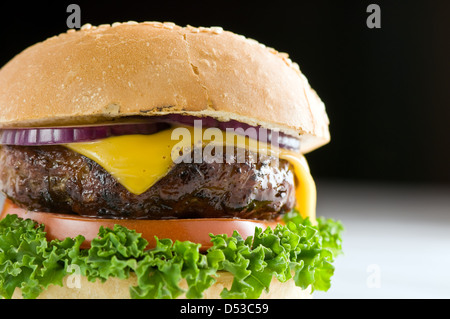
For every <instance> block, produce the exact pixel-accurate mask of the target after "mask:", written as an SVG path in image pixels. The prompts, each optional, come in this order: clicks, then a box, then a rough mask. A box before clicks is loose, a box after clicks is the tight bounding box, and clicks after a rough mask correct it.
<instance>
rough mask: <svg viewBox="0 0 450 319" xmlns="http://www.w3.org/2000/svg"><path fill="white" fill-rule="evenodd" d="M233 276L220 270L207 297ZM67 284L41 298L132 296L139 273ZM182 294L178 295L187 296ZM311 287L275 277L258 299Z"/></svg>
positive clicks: (304, 292)
mask: <svg viewBox="0 0 450 319" xmlns="http://www.w3.org/2000/svg"><path fill="white" fill-rule="evenodd" d="M232 281H233V276H232V275H231V274H230V273H227V272H221V273H220V276H219V277H218V278H217V281H216V283H215V284H214V285H212V286H211V287H209V288H208V289H207V290H206V291H205V292H204V293H203V298H205V299H220V293H221V292H222V290H223V288H230V287H231V283H232ZM63 283H64V286H62V287H61V286H56V285H51V286H49V287H48V288H47V289H45V290H44V291H43V292H42V293H41V294H40V295H39V297H38V299H129V298H130V293H129V287H130V286H136V285H137V279H136V276H134V275H133V274H132V275H131V276H130V278H128V279H125V280H124V279H118V278H110V279H108V280H107V281H105V282H104V283H102V282H100V281H99V280H96V281H95V282H90V281H88V280H87V278H86V277H84V276H79V277H75V275H70V276H67V277H65V278H64V280H63ZM180 287H181V288H182V289H187V284H186V282H185V281H182V282H181V284H180ZM12 298H13V299H22V298H23V297H22V293H21V291H20V289H19V288H17V289H16V290H15V292H14V294H13V296H12ZM184 298H185V295H181V296H180V297H179V299H184ZM310 298H312V295H311V288H310V287H308V288H307V289H302V288H300V287H297V286H295V284H294V281H293V280H289V281H288V282H285V283H281V282H279V281H278V280H276V279H274V280H273V281H272V282H271V284H270V291H269V292H265V291H263V293H262V294H261V296H260V298H259V299H310Z"/></svg>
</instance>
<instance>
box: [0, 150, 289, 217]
mask: <svg viewBox="0 0 450 319" xmlns="http://www.w3.org/2000/svg"><path fill="white" fill-rule="evenodd" d="M224 157H225V155H224ZM209 162H210V161H207V160H204V161H202V163H180V164H176V165H174V167H173V168H172V169H171V170H170V172H169V173H168V174H167V175H166V176H165V177H163V178H162V179H160V180H159V181H158V182H157V183H156V184H154V185H153V186H152V187H150V188H149V189H148V190H147V191H145V192H144V193H142V194H140V195H135V194H133V193H130V192H129V191H128V190H127V189H126V188H125V187H123V186H122V185H121V184H120V183H118V182H117V181H116V179H115V178H114V177H112V176H111V175H110V174H109V173H108V172H107V171H106V170H105V169H103V168H102V167H101V166H100V165H99V164H97V163H96V162H94V161H92V160H91V159H89V158H87V157H85V156H83V155H81V154H78V153H76V152H74V151H72V150H70V149H68V148H65V147H64V146H60V145H52V146H39V147H35V146H34V147H33V146H2V147H0V189H1V190H2V191H3V192H4V193H5V194H6V196H7V197H8V198H10V199H11V200H13V201H14V202H15V203H16V204H18V205H19V206H21V207H23V208H27V209H29V210H33V211H41V212H54V213H66V214H78V215H81V216H91V217H97V218H102V217H103V218H135V219H169V218H221V217H236V218H246V219H267V220H270V219H276V218H278V217H279V216H280V215H281V214H283V213H285V212H288V211H290V210H291V209H292V208H293V207H294V204H295V189H294V175H293V172H292V169H291V167H290V164H289V163H288V162H287V161H285V160H279V159H277V158H274V157H271V156H262V155H261V156H257V155H256V154H254V153H252V152H250V151H245V162H244V163H236V162H237V161H232V162H233V163H226V161H225V158H224V161H223V163H209Z"/></svg>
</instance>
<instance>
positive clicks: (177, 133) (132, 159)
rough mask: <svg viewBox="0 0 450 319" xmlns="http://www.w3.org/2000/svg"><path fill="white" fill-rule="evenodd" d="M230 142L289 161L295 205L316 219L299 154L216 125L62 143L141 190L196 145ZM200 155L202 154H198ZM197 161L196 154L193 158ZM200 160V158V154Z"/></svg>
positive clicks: (312, 194) (310, 180)
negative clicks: (293, 182)
mask: <svg viewBox="0 0 450 319" xmlns="http://www.w3.org/2000/svg"><path fill="white" fill-rule="evenodd" d="M199 144H200V145H202V147H203V146H205V145H211V146H213V147H214V146H215V145H218V146H223V145H231V146H233V147H234V146H236V147H239V148H245V149H248V150H251V151H254V152H259V153H264V154H270V155H274V156H277V157H279V158H280V159H284V160H287V161H289V162H290V163H291V164H292V166H293V167H294V174H295V177H296V180H295V182H296V185H295V187H296V208H297V209H298V211H299V212H300V213H301V215H302V216H303V217H309V218H310V220H311V221H313V222H315V211H316V187H315V184H314V180H313V178H312V176H311V174H310V172H309V168H308V164H307V162H306V159H305V157H304V156H303V155H302V154H299V153H296V152H292V151H288V150H284V149H278V148H274V147H271V146H270V144H266V143H263V142H258V141H256V140H253V139H249V138H247V137H244V136H240V135H237V134H235V133H231V132H223V131H221V130H219V129H214V128H208V129H199V128H193V127H177V128H173V129H168V130H164V131H160V132H158V133H155V134H151V135H122V136H114V137H109V138H105V139H102V140H97V141H92V142H85V143H72V144H66V145H65V146H66V147H68V148H69V149H71V150H73V151H75V152H78V153H80V154H82V155H84V156H86V157H88V158H90V159H91V160H93V161H95V162H97V163H98V164H99V165H100V166H102V167H103V168H104V169H105V170H106V171H107V172H109V173H110V174H111V175H112V176H113V177H114V178H116V179H117V181H118V182H119V183H121V184H122V185H123V186H124V187H125V188H126V189H127V190H128V191H130V192H131V193H133V194H137V195H138V194H141V193H143V192H145V191H146V190H147V189H149V188H150V187H151V186H152V185H154V184H155V183H156V182H157V181H158V180H160V179H161V178H162V177H164V176H165V175H166V174H167V173H168V172H169V171H170V169H171V168H172V166H173V165H174V163H176V162H177V161H179V160H181V159H182V158H183V157H182V154H183V153H184V154H190V153H191V150H192V149H193V147H194V146H196V145H199ZM200 156H201V155H200ZM192 160H193V162H196V160H198V159H196V158H195V155H194V158H193V159H192ZM200 160H201V158H200Z"/></svg>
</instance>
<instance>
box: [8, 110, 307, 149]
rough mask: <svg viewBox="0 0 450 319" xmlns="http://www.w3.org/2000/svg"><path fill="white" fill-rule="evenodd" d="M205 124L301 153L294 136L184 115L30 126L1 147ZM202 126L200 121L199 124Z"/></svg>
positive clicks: (11, 135) (10, 135)
mask: <svg viewBox="0 0 450 319" xmlns="http://www.w3.org/2000/svg"><path fill="white" fill-rule="evenodd" d="M199 120H200V121H201V124H202V127H203V128H208V127H217V128H219V129H221V130H223V131H225V132H226V131H230V130H231V131H233V132H235V133H236V134H240V135H245V136H248V137H249V138H252V139H256V140H259V141H264V142H267V143H272V145H276V146H278V147H281V148H285V149H290V150H299V149H300V141H299V140H298V139H297V138H295V137H292V136H289V135H286V134H283V133H281V132H276V131H272V130H267V129H264V128H262V127H260V126H251V125H248V124H245V123H241V122H238V121H235V120H230V121H227V122H221V121H218V120H216V119H214V118H211V117H196V116H189V115H181V114H169V115H163V116H158V117H152V118H149V119H146V120H145V121H138V122H127V123H107V124H102V125H88V126H59V127H27V128H5V129H0V145H23V146H40V145H54V144H68V143H76V142H89V141H93V140H98V139H103V138H107V137H110V136H120V135H128V134H144V135H148V134H154V133H157V132H159V131H162V130H165V129H168V128H170V127H171V126H174V125H177V124H182V125H188V126H194V124H196V122H195V121H199ZM197 123H198V122H197Z"/></svg>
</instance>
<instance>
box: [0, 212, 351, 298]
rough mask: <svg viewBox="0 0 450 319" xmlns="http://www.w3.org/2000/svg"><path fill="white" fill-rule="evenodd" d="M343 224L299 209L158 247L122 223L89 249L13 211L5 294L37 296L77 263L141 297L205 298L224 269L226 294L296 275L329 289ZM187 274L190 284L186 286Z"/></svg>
mask: <svg viewBox="0 0 450 319" xmlns="http://www.w3.org/2000/svg"><path fill="white" fill-rule="evenodd" d="M342 232H343V227H342V224H341V223H340V222H338V221H334V220H332V219H323V218H319V219H318V221H317V225H313V224H312V223H311V222H310V221H309V219H303V218H301V217H300V215H299V214H298V213H297V212H295V211H293V212H291V213H289V214H287V215H286V216H285V217H284V224H283V225H282V224H279V225H277V226H276V227H275V228H274V229H271V228H267V229H265V230H263V229H262V228H258V227H256V228H255V233H254V235H253V236H249V237H248V238H242V237H241V236H240V235H239V234H238V233H237V232H234V234H233V235H232V236H228V235H225V234H223V235H210V237H211V242H212V244H213V246H212V247H211V248H209V249H208V250H207V251H206V252H205V253H201V252H200V245H199V244H195V243H192V242H188V241H185V242H180V241H175V242H173V241H172V240H170V239H158V238H156V247H155V248H152V249H148V250H147V249H146V247H147V244H148V242H147V241H146V240H145V239H144V238H142V236H141V234H139V233H136V232H135V231H134V230H130V229H127V228H125V227H123V226H120V225H115V226H114V228H113V229H109V228H103V227H101V228H100V229H99V233H98V237H97V238H96V239H94V240H93V241H92V243H91V247H90V248H89V249H81V248H80V247H81V244H82V243H83V241H84V237H83V236H81V235H79V236H77V237H76V238H66V239H64V240H62V241H61V240H52V241H48V240H47V239H46V236H45V235H46V233H45V231H44V225H38V224H37V223H36V222H34V221H32V220H28V219H27V220H24V219H21V218H19V217H17V216H16V215H7V216H6V217H5V218H4V219H2V220H1V221H0V297H2V298H11V297H12V295H13V293H14V291H15V289H16V288H20V289H21V292H22V295H23V297H24V298H36V297H38V296H39V294H40V293H41V292H42V291H43V290H44V289H46V288H47V287H48V286H49V285H60V286H62V285H63V278H64V277H65V276H66V275H69V274H70V273H71V272H70V269H71V268H70V266H71V265H72V266H73V265H77V266H78V267H79V269H80V272H81V275H83V276H86V277H87V278H88V280H89V281H96V280H100V281H106V280H107V279H108V278H111V277H117V278H120V279H127V278H129V277H130V275H131V274H132V273H134V274H135V275H136V277H137V285H136V286H132V287H130V296H131V297H132V298H136V299H146V298H158V299H160V298H177V297H179V296H180V295H182V294H185V295H186V297H187V298H202V296H203V292H204V291H205V290H206V289H208V288H209V287H210V286H211V285H213V284H214V282H215V281H216V278H217V276H218V275H219V272H221V271H227V272H229V273H231V274H232V275H233V278H234V279H233V283H232V285H231V287H230V288H229V289H227V288H224V289H223V291H222V293H221V297H222V298H258V297H259V296H260V295H261V293H262V292H263V291H268V290H269V289H270V284H271V282H272V280H278V281H280V282H285V281H288V280H294V282H295V284H296V285H297V286H299V287H301V288H303V289H306V288H307V287H309V286H311V288H312V290H313V291H314V290H322V291H326V290H328V289H329V288H330V285H331V277H332V276H333V273H334V266H333V265H332V263H333V261H334V259H335V258H336V256H338V255H339V254H341V252H342V237H341V235H342ZM182 280H185V281H186V283H187V287H188V288H187V289H186V290H184V289H182V288H180V282H181V281H182Z"/></svg>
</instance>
